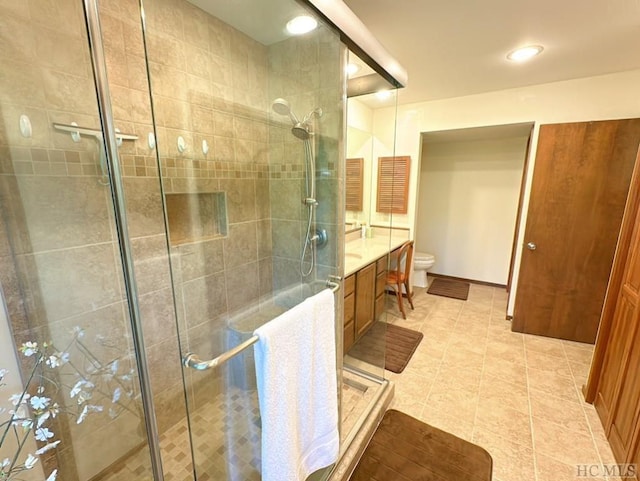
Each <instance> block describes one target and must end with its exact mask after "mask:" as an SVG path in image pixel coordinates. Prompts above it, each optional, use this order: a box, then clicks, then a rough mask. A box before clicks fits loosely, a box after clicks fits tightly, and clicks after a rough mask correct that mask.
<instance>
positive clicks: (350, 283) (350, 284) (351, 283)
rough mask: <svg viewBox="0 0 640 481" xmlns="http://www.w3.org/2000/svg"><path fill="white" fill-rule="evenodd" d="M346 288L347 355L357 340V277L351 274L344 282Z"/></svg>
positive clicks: (345, 346)
mask: <svg viewBox="0 0 640 481" xmlns="http://www.w3.org/2000/svg"><path fill="white" fill-rule="evenodd" d="M342 285H343V288H344V337H343V352H344V353H346V352H347V351H348V350H349V349H351V346H353V342H354V341H355V338H356V330H355V322H354V320H355V314H356V309H355V308H356V293H355V288H356V275H355V274H351V275H350V276H349V277H347V278H346V279H345V280H344V282H343V284H342Z"/></svg>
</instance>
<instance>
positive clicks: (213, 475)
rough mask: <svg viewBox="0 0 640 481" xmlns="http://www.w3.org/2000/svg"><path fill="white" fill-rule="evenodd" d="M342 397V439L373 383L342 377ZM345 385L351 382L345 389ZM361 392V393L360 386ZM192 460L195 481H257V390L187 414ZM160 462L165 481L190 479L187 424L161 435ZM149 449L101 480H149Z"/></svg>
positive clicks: (231, 394)
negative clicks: (189, 421) (189, 424)
mask: <svg viewBox="0 0 640 481" xmlns="http://www.w3.org/2000/svg"><path fill="white" fill-rule="evenodd" d="M344 376H345V383H344V384H343V392H342V396H343V399H342V432H341V437H342V440H343V441H344V439H345V438H346V437H347V435H348V434H349V431H350V430H351V429H352V428H353V427H354V425H355V424H356V422H357V421H358V419H359V417H360V415H361V413H362V412H363V411H364V410H365V408H366V407H367V406H368V404H369V402H370V401H371V398H372V397H373V395H374V393H375V390H376V387H377V386H376V384H375V383H373V382H372V381H368V380H366V379H363V378H361V377H359V376H357V375H354V374H351V373H348V372H345V373H344ZM348 380H353V381H355V383H354V384H349V383H348ZM360 386H361V387H364V389H360V388H359V387H360ZM191 428H192V440H193V443H194V446H193V457H194V459H195V464H196V473H197V477H198V481H209V480H222V479H225V480H230V481H259V480H260V474H259V470H258V466H259V464H260V434H261V429H260V410H259V407H258V397H257V391H256V390H255V389H249V390H243V389H241V388H238V387H235V386H229V387H227V388H226V389H225V390H224V392H220V393H219V395H218V396H216V397H215V398H214V399H212V400H211V401H210V402H208V403H207V404H206V405H204V406H202V407H200V408H198V409H196V410H195V411H194V412H192V413H191ZM160 446H161V450H162V463H163V469H164V474H165V479H166V480H167V481H188V480H192V479H193V464H192V462H191V459H192V458H191V444H190V442H189V430H188V426H187V420H186V419H183V420H182V421H180V422H178V423H176V424H175V425H174V426H172V427H171V428H170V429H168V430H167V431H166V432H165V433H163V434H162V436H160ZM152 480H153V475H152V472H151V466H150V461H149V450H148V448H146V447H145V448H143V449H140V450H138V451H136V452H133V453H131V455H130V456H128V457H127V458H126V459H123V460H122V462H121V463H119V464H118V465H117V466H114V467H113V468H112V469H111V470H110V472H109V473H108V474H105V475H104V476H101V477H100V481H152Z"/></svg>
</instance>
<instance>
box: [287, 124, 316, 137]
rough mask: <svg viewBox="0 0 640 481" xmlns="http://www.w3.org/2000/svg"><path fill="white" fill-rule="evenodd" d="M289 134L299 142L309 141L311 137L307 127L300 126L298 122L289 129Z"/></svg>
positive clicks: (304, 125)
mask: <svg viewBox="0 0 640 481" xmlns="http://www.w3.org/2000/svg"><path fill="white" fill-rule="evenodd" d="M291 133H292V134H293V135H295V136H296V137H298V138H299V139H300V140H309V137H310V136H311V133H310V132H309V127H307V125H306V124H301V123H300V122H298V123H297V124H295V125H294V126H293V127H291Z"/></svg>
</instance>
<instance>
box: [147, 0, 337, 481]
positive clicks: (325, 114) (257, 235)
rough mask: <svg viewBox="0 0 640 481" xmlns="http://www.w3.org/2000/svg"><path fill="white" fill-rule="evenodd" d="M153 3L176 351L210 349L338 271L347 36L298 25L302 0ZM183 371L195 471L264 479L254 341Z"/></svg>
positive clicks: (151, 39) (154, 78)
mask: <svg viewBox="0 0 640 481" xmlns="http://www.w3.org/2000/svg"><path fill="white" fill-rule="evenodd" d="M144 12H145V32H144V35H145V36H144V40H145V44H146V53H147V62H148V73H149V79H150V86H151V93H152V99H153V113H154V118H155V136H156V140H157V154H158V159H159V166H160V172H159V173H160V176H161V180H162V202H163V205H164V212H165V218H166V225H167V235H168V241H169V252H170V260H171V275H172V289H173V293H174V298H175V303H176V306H177V308H176V311H177V321H178V333H179V339H180V347H181V352H182V355H183V356H186V355H187V354H188V353H195V354H196V355H197V356H198V357H199V358H200V359H203V360H210V359H213V358H216V357H217V356H220V355H225V353H228V352H230V350H233V349H235V348H237V347H238V346H244V345H246V344H243V343H246V341H248V340H249V339H250V338H251V337H252V334H253V331H254V330H255V329H256V328H257V327H259V326H260V325H262V324H264V323H265V322H268V321H269V320H271V319H273V318H274V317H276V316H278V315H279V314H281V313H283V312H284V311H286V310H288V309H290V308H291V307H293V306H295V305H297V304H299V303H300V302H302V301H303V300H304V299H305V298H307V297H309V296H310V295H313V294H315V293H317V292H319V291H320V290H321V289H324V288H325V287H326V285H327V284H326V281H327V279H329V278H330V276H335V275H337V274H338V272H339V269H338V266H339V256H338V250H339V249H338V246H339V245H340V242H339V240H340V239H341V238H340V235H341V234H342V232H341V231H339V230H338V229H337V225H338V224H341V223H342V218H341V217H342V216H341V214H340V213H339V211H340V205H341V197H340V196H341V193H340V189H339V188H338V182H339V168H340V166H341V165H342V163H341V153H340V151H339V147H340V142H339V139H340V138H341V129H342V72H341V69H340V62H341V55H342V47H341V45H340V41H339V37H338V35H337V34H336V33H335V32H334V31H333V30H332V29H331V28H329V27H327V26H326V25H324V24H322V22H320V21H319V20H318V26H317V28H316V29H315V30H313V31H311V32H309V33H306V34H304V35H301V36H294V35H292V34H288V33H286V29H285V24H286V23H287V22H288V21H289V20H290V19H292V18H293V17H295V16H296V15H300V14H305V15H311V16H315V15H314V14H312V13H309V12H308V11H307V10H306V9H305V8H304V7H302V6H301V5H300V4H299V3H297V2H295V1H293V0H282V1H281V0H269V1H263V0H248V1H244V2H234V3H229V2H220V1H193V2H188V1H185V0H167V1H162V2H157V1H150V2H144ZM247 12H250V14H247ZM257 19H259V21H256V20H257ZM338 297H339V296H338ZM337 309H341V305H340V304H338V306H337ZM338 312H339V311H338ZM337 375H338V374H337V373H336V376H337ZM184 376H185V379H186V393H187V404H188V420H189V424H190V434H191V438H192V445H193V451H194V453H193V454H194V460H195V472H196V475H197V477H198V479H234V480H235V479H237V480H251V479H260V460H261V452H260V442H261V424H262V423H264V422H268V420H265V419H261V418H260V413H259V409H258V399H257V391H256V373H255V369H254V364H253V349H252V348H251V347H247V348H246V349H244V350H242V351H240V352H238V353H237V355H235V356H233V357H231V358H230V359H229V360H228V361H227V362H226V363H225V364H223V365H222V366H219V367H216V368H212V369H207V370H201V371H199V370H194V369H190V368H185V371H184ZM336 395H337V393H336ZM288 441H289V440H283V442H288Z"/></svg>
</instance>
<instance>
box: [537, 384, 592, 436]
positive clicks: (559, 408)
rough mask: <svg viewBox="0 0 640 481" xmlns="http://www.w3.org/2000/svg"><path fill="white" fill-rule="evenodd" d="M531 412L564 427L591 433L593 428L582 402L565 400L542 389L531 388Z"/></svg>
mask: <svg viewBox="0 0 640 481" xmlns="http://www.w3.org/2000/svg"><path fill="white" fill-rule="evenodd" d="M530 401H531V414H532V415H533V416H534V417H536V418H541V419H546V420H547V421H550V422H552V423H555V424H557V425H559V426H562V427H563V428H564V429H568V430H570V431H574V432H576V433H580V434H583V435H585V436H590V435H591V429H590V427H589V423H588V422H587V417H586V414H585V412H584V409H583V408H582V404H580V403H577V402H570V401H565V400H563V399H559V398H556V397H554V396H550V395H549V394H547V393H543V392H541V391H535V390H531V392H530Z"/></svg>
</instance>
